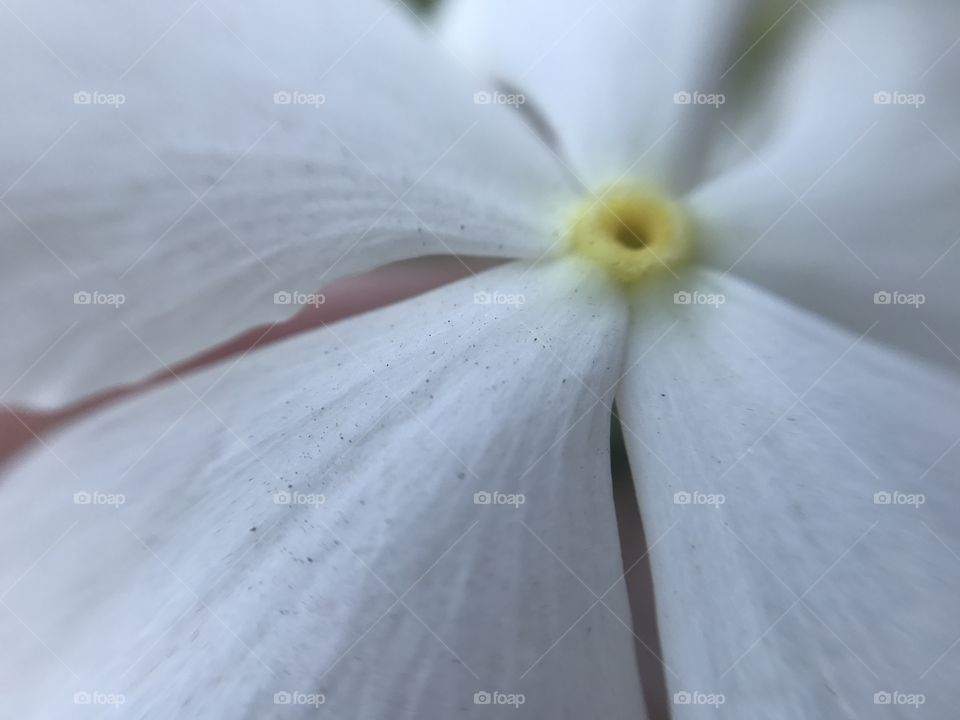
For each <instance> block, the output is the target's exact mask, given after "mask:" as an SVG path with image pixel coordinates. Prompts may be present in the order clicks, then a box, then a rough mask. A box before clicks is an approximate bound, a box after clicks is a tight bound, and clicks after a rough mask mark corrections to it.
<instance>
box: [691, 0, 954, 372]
mask: <svg viewBox="0 0 960 720" xmlns="http://www.w3.org/2000/svg"><path fill="white" fill-rule="evenodd" d="M811 7H814V8H818V11H817V14H815V15H814V14H813V10H810V9H804V10H803V13H802V14H803V15H806V16H807V21H806V31H805V32H803V33H800V34H799V35H798V38H797V42H796V44H795V46H794V47H793V49H792V52H790V53H784V61H783V63H782V66H781V67H779V69H778V72H777V73H776V74H775V76H776V77H778V78H779V80H778V81H777V82H776V84H775V86H774V87H773V89H772V90H771V92H770V94H769V96H768V97H767V99H766V102H765V103H763V104H760V105H758V106H757V108H756V113H755V117H753V121H754V122H753V123H752V125H751V126H749V127H747V126H744V128H742V129H741V128H739V127H738V128H736V129H734V128H733V127H731V128H730V130H729V131H725V132H728V134H730V135H731V137H733V135H734V134H735V135H736V136H737V137H736V138H734V139H735V140H736V141H740V140H742V141H743V146H742V149H743V150H745V151H746V152H747V157H746V160H745V162H743V163H742V164H741V165H739V166H738V167H735V168H734V169H732V170H729V171H727V172H726V173H723V174H721V175H719V176H718V177H717V178H716V179H715V180H714V181H712V182H709V183H707V184H706V185H705V186H704V187H702V188H700V189H699V190H698V191H697V192H696V193H695V194H694V197H693V199H692V204H693V206H694V208H695V209H696V211H697V213H698V214H699V216H700V219H701V221H702V224H703V226H704V228H706V231H705V233H704V235H705V240H704V249H705V251H706V252H707V254H708V256H709V257H710V258H711V259H712V262H713V264H714V265H715V266H716V267H718V268H719V269H721V270H724V271H726V270H728V269H730V268H732V269H733V271H734V272H736V273H739V274H742V275H743V276H746V277H747V278H749V279H751V280H753V281H754V282H757V283H759V284H761V285H764V286H765V287H768V288H771V289H773V290H776V291H777V292H779V293H782V294H784V295H785V296H787V297H788V298H790V299H792V300H794V301H797V302H799V303H801V304H803V305H805V306H807V307H809V308H812V309H814V310H816V311H818V312H820V313H823V314H825V315H828V316H829V317H831V318H833V319H835V320H838V321H840V322H842V323H844V324H846V325H847V326H848V327H850V328H852V329H855V330H856V329H857V328H860V327H861V326H862V325H863V324H864V323H866V324H869V323H870V322H872V321H873V320H874V319H875V318H876V319H881V323H880V325H878V326H877V328H876V329H875V331H874V332H873V333H872V335H873V336H874V337H876V338H879V339H883V340H887V341H889V342H893V343H896V344H898V345H900V346H901V347H905V348H907V349H910V350H911V351H914V352H918V353H922V354H924V355H926V356H929V357H936V358H938V359H940V360H944V361H947V362H950V363H952V362H954V358H953V357H952V355H951V352H954V353H955V352H960V322H958V318H957V308H958V307H960V301H958V300H960V298H958V295H957V288H958V285H957V282H956V277H957V275H958V272H960V251H958V249H957V247H958V244H960V204H958V203H957V197H960V96H958V94H957V92H956V78H957V75H958V73H960V44H958V42H957V36H958V34H960V7H958V6H957V5H956V4H954V3H922V4H909V5H908V4H903V3H895V2H879V3H875V2H841V3H824V4H823V8H822V10H820V9H819V6H811ZM761 119H762V122H761ZM748 125H749V123H748ZM875 293H882V295H880V296H879V298H878V300H877V301H875V298H874V294H875ZM917 295H922V296H923V297H922V298H920V299H919V300H918V298H917V297H916V296H917ZM884 300H889V301H890V302H889V304H888V305H884V306H882V307H878V306H877V305H876V304H875V302H881V303H882V302H884ZM918 302H923V303H924V304H923V305H922V307H920V309H919V312H918V311H917V304H918ZM943 343H946V345H947V346H949V347H950V348H952V350H948V349H946V348H945V347H944V344H943Z"/></svg>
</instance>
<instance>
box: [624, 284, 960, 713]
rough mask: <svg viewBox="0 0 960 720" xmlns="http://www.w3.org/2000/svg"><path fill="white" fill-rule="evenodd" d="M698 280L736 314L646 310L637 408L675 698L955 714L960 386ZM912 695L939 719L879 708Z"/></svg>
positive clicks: (638, 460)
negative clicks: (889, 697) (889, 698)
mask: <svg viewBox="0 0 960 720" xmlns="http://www.w3.org/2000/svg"><path fill="white" fill-rule="evenodd" d="M691 282H692V285H693V286H695V287H696V289H697V290H698V291H700V292H703V293H712V294H714V295H718V296H723V297H724V298H725V304H723V305H721V306H720V307H719V309H715V308H714V307H711V306H708V305H674V304H673V303H672V302H671V300H672V298H669V297H667V298H664V299H660V300H658V301H657V302H654V301H653V299H652V298H651V299H650V300H648V301H647V302H645V303H640V304H639V305H638V307H637V311H638V314H637V320H636V323H635V325H634V330H635V333H634V336H633V338H632V339H631V348H630V350H629V351H628V362H636V361H637V360H639V364H638V365H637V367H636V368H635V369H634V370H632V371H631V372H629V374H628V375H627V377H626V379H625V380H624V383H623V384H622V385H621V389H620V391H619V395H618V403H619V409H620V413H621V415H622V417H623V421H624V424H625V426H626V427H627V428H629V430H628V431H626V432H625V437H626V441H627V446H628V450H629V452H630V459H631V465H632V470H633V473H634V478H635V481H636V484H637V492H638V498H639V501H640V508H641V512H642V513H643V522H644V526H645V528H646V530H647V532H648V533H649V537H648V541H649V543H651V544H652V545H654V546H653V549H652V556H651V559H652V565H653V575H654V585H655V590H656V597H657V602H658V606H659V607H658V616H659V620H660V631H661V635H662V640H663V647H664V652H665V655H666V658H665V660H666V663H667V665H668V666H669V668H670V670H671V672H668V673H667V680H668V684H669V685H670V689H671V692H672V693H678V692H688V693H695V692H699V693H705V694H722V695H723V696H724V697H725V704H724V706H723V708H722V710H723V713H724V715H723V716H724V717H728V716H729V717H736V718H741V719H743V720H749V719H754V718H756V719H760V718H762V719H763V720H770V719H771V718H798V719H799V718H813V717H818V718H827V717H829V718H873V717H884V718H888V717H898V718H900V717H903V718H907V717H911V718H915V717H921V718H943V717H949V716H950V715H951V713H952V712H953V709H952V708H954V707H955V704H956V703H955V699H954V698H953V688H954V685H955V683H956V678H957V675H958V671H960V648H958V647H957V645H958V643H957V642H956V641H957V639H958V638H960V616H958V615H957V612H956V610H957V597H958V595H960V556H958V555H957V553H960V533H958V528H957V523H956V518H955V514H956V508H957V506H958V502H960V497H958V489H957V483H956V474H957V466H958V461H960V449H958V434H960V413H958V408H960V385H958V383H957V380H956V377H954V376H946V375H944V374H941V371H940V370H938V369H935V368H932V367H928V366H924V365H921V364H918V363H917V362H916V361H915V360H913V359H911V358H909V357H908V356H902V355H898V354H894V353H893V352H891V351H890V350H889V349H884V348H883V346H881V345H878V344H875V343H874V342H873V341H872V340H871V339H870V337H867V336H862V337H858V336H857V335H854V334H850V333H847V332H845V331H841V330H838V329H837V328H835V327H833V326H830V325H828V324H825V323H824V322H823V321H822V320H819V319H817V318H816V317H814V316H812V315H810V314H808V313H807V312H806V311H803V310H800V309H798V308H795V307H794V306H791V305H788V304H786V303H784V302H782V301H780V300H778V299H776V298H775V297H773V296H771V295H769V294H767V293H766V292H765V291H762V290H759V289H757V288H755V287H753V286H750V285H748V284H745V283H743V282H742V281H737V280H733V279H730V278H727V279H720V278H719V276H717V275H715V274H706V273H705V274H703V275H701V276H700V277H698V278H697V279H695V280H693V281H691ZM687 289H688V290H692V289H693V287H689V286H688V288H687ZM701 297H703V296H701ZM868 329H869V327H868V328H864V330H868ZM676 493H687V494H684V495H676ZM875 493H896V495H895V496H893V497H894V504H878V503H882V502H883V501H884V499H885V498H888V497H890V495H878V496H876V497H875ZM711 496H716V497H711ZM719 496H723V497H722V499H723V502H722V504H720V500H721V498H720V497H719ZM923 499H925V504H919V503H920V501H921V500H923ZM909 501H916V503H915V504H912V505H911V504H904V503H907V502H909ZM893 692H900V693H904V694H907V695H909V694H923V695H925V701H926V702H925V704H924V705H923V706H922V707H920V709H919V711H918V710H917V709H916V708H915V707H914V706H913V705H908V704H903V702H904V701H903V696H898V697H899V698H901V699H900V701H899V702H897V701H895V702H894V704H892V705H890V706H889V707H882V708H878V707H877V705H875V700H874V694H875V693H893ZM699 697H700V698H701V702H702V701H703V700H702V699H703V698H704V695H701V696H699ZM883 697H884V696H882V695H881V696H878V699H879V700H880V701H881V702H882V700H883ZM679 699H680V700H683V699H684V697H683V696H681V697H680V698H679ZM698 712H699V713H702V712H704V708H703V706H702V705H700V706H698V705H696V704H694V703H692V704H690V705H680V704H677V705H675V706H674V717H675V718H677V720H682V719H683V718H687V717H701V715H700V714H698Z"/></svg>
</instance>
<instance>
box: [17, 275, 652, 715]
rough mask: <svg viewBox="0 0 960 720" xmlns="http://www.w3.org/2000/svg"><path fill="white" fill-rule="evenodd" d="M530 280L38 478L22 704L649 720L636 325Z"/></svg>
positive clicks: (122, 426) (110, 421) (316, 349)
mask: <svg viewBox="0 0 960 720" xmlns="http://www.w3.org/2000/svg"><path fill="white" fill-rule="evenodd" d="M527 272H528V271H527V268H526V267H525V266H522V265H519V264H512V265H509V266H505V267H504V268H502V269H498V270H495V271H491V272H490V273H488V274H484V275H482V276H480V277H478V278H476V279H473V280H470V281H463V282H460V283H457V284H455V285H451V286H448V287H446V288H444V289H441V290H438V291H435V292H433V293H431V294H429V295H426V296H423V297H421V298H418V299H415V300H411V301H408V302H406V303H403V304H401V305H397V306H394V307H392V308H389V309H386V310H382V311H378V312H376V313H373V314H370V315H367V316H363V317H361V318H359V319H356V320H350V321H347V322H345V323H342V324H337V325H334V326H331V327H330V328H328V329H325V330H323V331H319V332H315V333H310V334H305V335H301V336H298V337H296V338H294V339H292V340H290V341H287V342H284V343H282V344H280V345H276V346H273V347H271V348H269V349H266V350H264V351H261V352H257V353H255V354H251V355H250V356H248V357H246V358H243V359H241V360H240V361H238V362H237V363H236V364H235V365H234V366H230V365H223V366H218V367H215V368H212V369H210V370H208V371H205V372H204V373H202V374H199V375H197V376H195V377H192V378H189V379H188V381H187V382H186V384H175V385H172V386H170V387H167V388H164V389H161V390H158V391H155V392H152V393H150V394H148V395H145V396H143V397H142V398H140V399H138V400H134V401H131V402H129V403H124V404H122V405H119V406H117V407H115V408H113V409H110V410H108V411H106V412H103V413H102V414H100V415H98V416H96V417H93V418H91V419H89V420H88V421H86V422H84V423H83V424H81V425H78V426H77V427H75V428H73V429H71V430H69V431H68V432H65V433H63V434H61V435H59V436H58V437H56V438H55V439H53V440H51V441H50V443H49V445H48V447H46V448H40V449H38V450H37V451H36V452H35V453H34V454H33V455H32V456H29V457H28V458H26V459H25V460H24V461H23V462H22V463H21V464H19V466H18V467H16V468H15V469H14V470H13V471H12V474H11V476H9V477H7V478H5V479H4V480H3V484H2V485H0V490H2V493H3V503H2V504H0V507H2V510H0V513H2V519H0V554H2V563H0V568H2V571H0V573H2V587H3V589H4V590H6V592H5V594H4V596H3V603H4V606H5V607H4V608H2V609H0V610H2V613H0V618H2V620H0V634H2V639H0V647H3V652H2V654H0V657H2V663H3V666H4V667H3V672H2V673H0V677H3V678H4V680H3V683H4V687H3V695H4V697H5V703H6V707H7V708H8V709H9V710H11V712H14V713H15V714H16V715H17V716H18V717H23V718H27V717H44V718H46V717H67V716H70V717H85V716H86V715H85V714H84V713H87V712H89V714H90V716H97V717H98V716H100V715H102V714H103V712H104V708H103V707H102V706H101V707H98V706H96V704H95V703H94V704H91V706H90V707H80V706H75V705H74V701H73V696H74V693H75V692H80V693H88V695H86V696H84V695H81V696H79V697H80V698H81V701H83V700H85V699H87V698H106V697H108V696H109V695H110V694H114V695H122V696H123V701H124V702H123V704H122V705H121V706H120V709H119V713H117V714H116V716H119V717H137V718H140V717H146V718H166V717H175V716H180V715H183V714H187V715H189V716H190V717H195V718H221V717H251V718H272V717H283V718H286V717H316V713H317V710H316V708H315V707H314V706H313V705H311V702H313V703H314V704H315V703H316V702H317V701H318V700H319V698H318V697H316V696H317V695H319V694H323V696H324V698H323V699H324V700H325V702H324V704H323V707H322V708H321V709H320V712H321V713H322V714H323V716H324V717H332V718H351V719H354V718H360V719H362V718H371V719H372V718H376V719H380V718H385V717H390V718H447V717H498V716H504V715H506V714H509V715H510V717H531V718H544V717H560V718H577V719H579V718H584V717H605V718H606V717H609V718H624V719H626V718H637V717H644V712H643V709H642V701H641V691H640V683H639V676H638V674H637V668H636V663H635V656H634V651H633V637H632V636H631V632H630V629H629V609H628V606H627V598H626V591H625V589H624V586H623V583H622V582H621V581H620V578H621V577H622V573H623V567H622V564H621V563H622V561H621V558H620V551H619V543H618V538H617V530H616V525H615V517H614V509H613V504H612V498H611V480H610V466H609V455H608V452H609V436H608V433H609V416H610V415H609V410H608V409H607V408H608V407H609V403H610V401H611V397H610V395H611V391H612V387H613V386H614V385H615V384H616V381H617V376H618V375H619V372H620V360H621V357H622V351H623V346H622V345H623V343H622V339H621V338H622V337H623V331H624V326H625V325H626V322H627V320H626V308H625V307H624V306H623V304H622V302H620V300H619V298H612V297H610V296H609V295H608V294H607V291H606V290H605V288H604V286H603V285H602V284H601V285H599V286H598V285H597V284H595V283H594V282H593V280H592V279H591V278H590V277H588V276H586V275H584V274H583V272H582V271H581V270H580V269H579V268H574V267H571V266H568V265H566V264H563V265H554V266H552V267H550V268H543V269H537V270H535V271H530V272H529V274H527ZM475 293H481V295H478V296H476V298H477V300H479V301H480V302H476V301H475ZM482 293H488V295H483V294H482ZM498 293H499V294H498ZM520 296H523V297H520ZM486 298H490V299H491V300H492V301H491V302H490V303H489V304H484V303H483V300H484V299H486ZM505 298H506V299H511V298H512V300H515V301H516V300H525V301H526V302H525V303H524V304H522V305H520V306H517V305H515V304H504V303H505V302H506V300H505ZM570 337H577V338H578V341H577V343H576V344H571V343H569V342H568V340H569V338H570ZM601 400H602V402H600V401H601ZM77 492H80V493H88V495H86V496H79V497H80V498H81V499H84V498H86V499H92V502H91V503H90V504H86V505H77V504H76V503H75V501H74V495H73V494H74V493H77ZM475 493H488V494H486V495H480V496H475ZM489 493H492V494H493V495H492V496H491V495H489ZM321 495H322V496H323V497H322V498H321V497H320V496H321ZM119 496H123V500H124V502H123V503H122V504H120V505H119V507H114V506H111V505H110V504H109V503H110V501H111V498H112V499H113V500H114V501H116V500H117V498H118V497H119ZM491 498H492V502H490V503H489V504H483V500H484V499H491ZM321 500H322V501H323V502H322V503H321ZM478 501H479V502H480V504H478ZM97 503H102V504H97ZM97 693H99V695H97ZM275 693H281V695H279V696H277V697H278V700H277V701H275V699H274V694H275ZM282 693H288V695H282ZM475 693H487V695H480V696H478V697H477V699H476V700H479V701H480V702H479V703H478V702H477V701H476V700H475V697H474V695H475ZM494 693H499V694H496V695H495V694H494ZM517 693H520V694H522V695H523V698H522V700H523V703H522V704H519V701H520V699H521V698H517V697H512V696H513V695H515V694H517ZM311 695H313V696H314V697H313V698H312V700H311V698H310V696H311ZM511 697H512V700H511ZM486 698H490V700H491V702H490V703H489V704H484V703H483V701H484V700H485V699H486ZM284 700H290V701H291V703H290V704H289V705H285V704H282V703H283V702H284ZM101 702H104V700H102V699H101ZM278 702H279V703H281V705H278V704H277V703H278ZM511 702H513V703H514V704H518V705H519V707H513V706H508V705H506V704H504V703H511ZM302 703H306V704H302ZM111 712H112V709H111ZM113 716H115V715H111V717H113Z"/></svg>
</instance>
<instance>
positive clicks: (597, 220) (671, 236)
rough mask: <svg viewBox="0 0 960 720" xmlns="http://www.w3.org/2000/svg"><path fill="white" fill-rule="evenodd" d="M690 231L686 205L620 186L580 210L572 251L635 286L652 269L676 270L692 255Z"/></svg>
mask: <svg viewBox="0 0 960 720" xmlns="http://www.w3.org/2000/svg"><path fill="white" fill-rule="evenodd" d="M690 230H691V228H690V223H689V221H688V219H687V217H686V215H685V213H684V212H683V210H682V208H681V207H680V206H679V205H677V204H676V203H675V202H674V201H672V200H670V199H669V198H667V197H664V196H663V195H662V194H661V193H659V192H657V191H655V190H653V189H650V188H645V187H635V186H626V185H624V186H615V187H612V188H609V189H607V190H606V191H604V192H602V193H600V194H599V195H597V196H596V197H591V198H588V199H587V200H585V201H584V202H583V203H582V204H581V205H580V207H579V208H578V209H577V211H576V213H575V215H574V219H573V224H572V227H571V230H570V240H571V249H572V250H573V251H574V252H576V253H579V254H580V255H583V256H584V257H586V258H589V259H590V260H592V261H593V262H595V263H597V264H599V265H601V266H603V267H605V268H606V269H607V270H608V271H609V272H610V273H611V274H612V275H613V276H614V277H615V278H616V279H617V280H619V281H621V282H623V283H627V284H632V283H635V282H636V281H637V280H639V279H640V278H642V277H644V276H647V275H650V274H652V273H658V272H661V271H662V272H669V273H675V272H676V270H677V269H678V268H679V267H680V266H682V265H683V264H684V263H685V262H686V261H687V260H688V259H689V256H690Z"/></svg>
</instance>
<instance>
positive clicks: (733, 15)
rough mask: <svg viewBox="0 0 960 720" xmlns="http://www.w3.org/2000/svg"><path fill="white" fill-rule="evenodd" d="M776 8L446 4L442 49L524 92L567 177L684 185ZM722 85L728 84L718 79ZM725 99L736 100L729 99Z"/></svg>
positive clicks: (506, 0)
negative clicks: (554, 140)
mask: <svg viewBox="0 0 960 720" xmlns="http://www.w3.org/2000/svg"><path fill="white" fill-rule="evenodd" d="M781 6H783V9H784V10H785V9H786V7H788V5H787V4H786V3H783V2H782V1H781V0H773V2H771V0H766V1H765V2H763V3H760V2H754V1H752V0H728V1H726V2H716V3H704V2H702V0H674V1H673V2H653V1H648V0H603V1H602V2H586V3H584V2H577V1H576V0H525V1H524V2H516V1H515V0H452V1H451V2H449V3H447V4H446V5H445V7H446V8H447V10H446V12H444V13H442V14H441V20H440V26H441V28H442V30H443V34H444V38H445V40H446V41H447V42H448V43H449V44H450V46H451V48H452V49H454V50H455V51H456V52H457V54H458V55H459V56H460V57H462V58H463V59H464V61H465V62H467V63H470V64H471V65H472V66H474V67H477V68H480V69H482V70H483V71H485V72H486V73H488V75H489V76H491V77H493V78H497V79H501V80H505V81H507V82H509V83H510V84H511V85H513V86H515V87H517V88H520V89H521V90H522V91H523V92H524V93H525V94H526V95H527V96H528V97H529V98H530V100H532V101H534V102H535V103H536V105H537V107H539V108H540V109H541V110H542V111H543V113H544V115H545V117H546V119H547V121H548V122H549V123H551V124H552V125H553V127H554V128H555V130H556V131H557V133H558V135H559V139H560V145H561V150H562V151H563V152H564V154H565V155H566V156H567V157H569V159H570V161H572V166H573V169H574V171H575V172H577V173H578V175H579V176H580V177H581V178H582V179H583V181H584V182H585V183H586V184H587V185H588V186H590V189H591V190H593V191H598V190H599V189H600V187H601V186H603V185H605V184H607V183H612V182H615V181H617V180H620V179H624V178H625V179H630V180H638V181H648V182H654V183H656V184H657V185H661V186H664V187H666V188H669V189H672V190H675V191H679V190H684V189H686V188H687V187H689V183H690V182H691V181H692V180H693V179H694V177H695V176H696V173H697V168H698V167H699V166H700V164H701V163H702V162H703V161H704V160H705V157H704V154H705V144H704V143H705V142H706V141H707V140H708V135H709V134H710V133H715V130H716V129H717V127H716V125H717V123H716V118H717V117H718V111H717V110H716V108H715V107H713V106H710V105H700V106H694V105H683V104H677V103H675V102H674V95H675V94H676V93H679V92H687V93H693V92H700V93H717V92H720V91H721V89H722V88H723V87H724V86H725V81H726V80H732V79H733V78H734V77H735V76H736V74H735V73H731V75H727V71H730V70H733V69H734V66H735V63H736V61H737V59H738V57H739V56H740V55H741V54H742V52H743V50H744V49H746V47H748V46H749V42H750V38H751V37H752V34H751V32H752V31H753V30H754V29H755V27H757V25H755V21H757V22H759V25H760V26H762V25H764V24H765V23H766V22H767V20H766V18H768V16H770V15H772V17H770V18H769V24H771V25H772V24H773V23H774V22H775V21H776V19H777V17H778V13H776V12H775V10H776V9H780V7H781ZM724 76H726V77H724ZM731 100H732V98H731Z"/></svg>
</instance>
